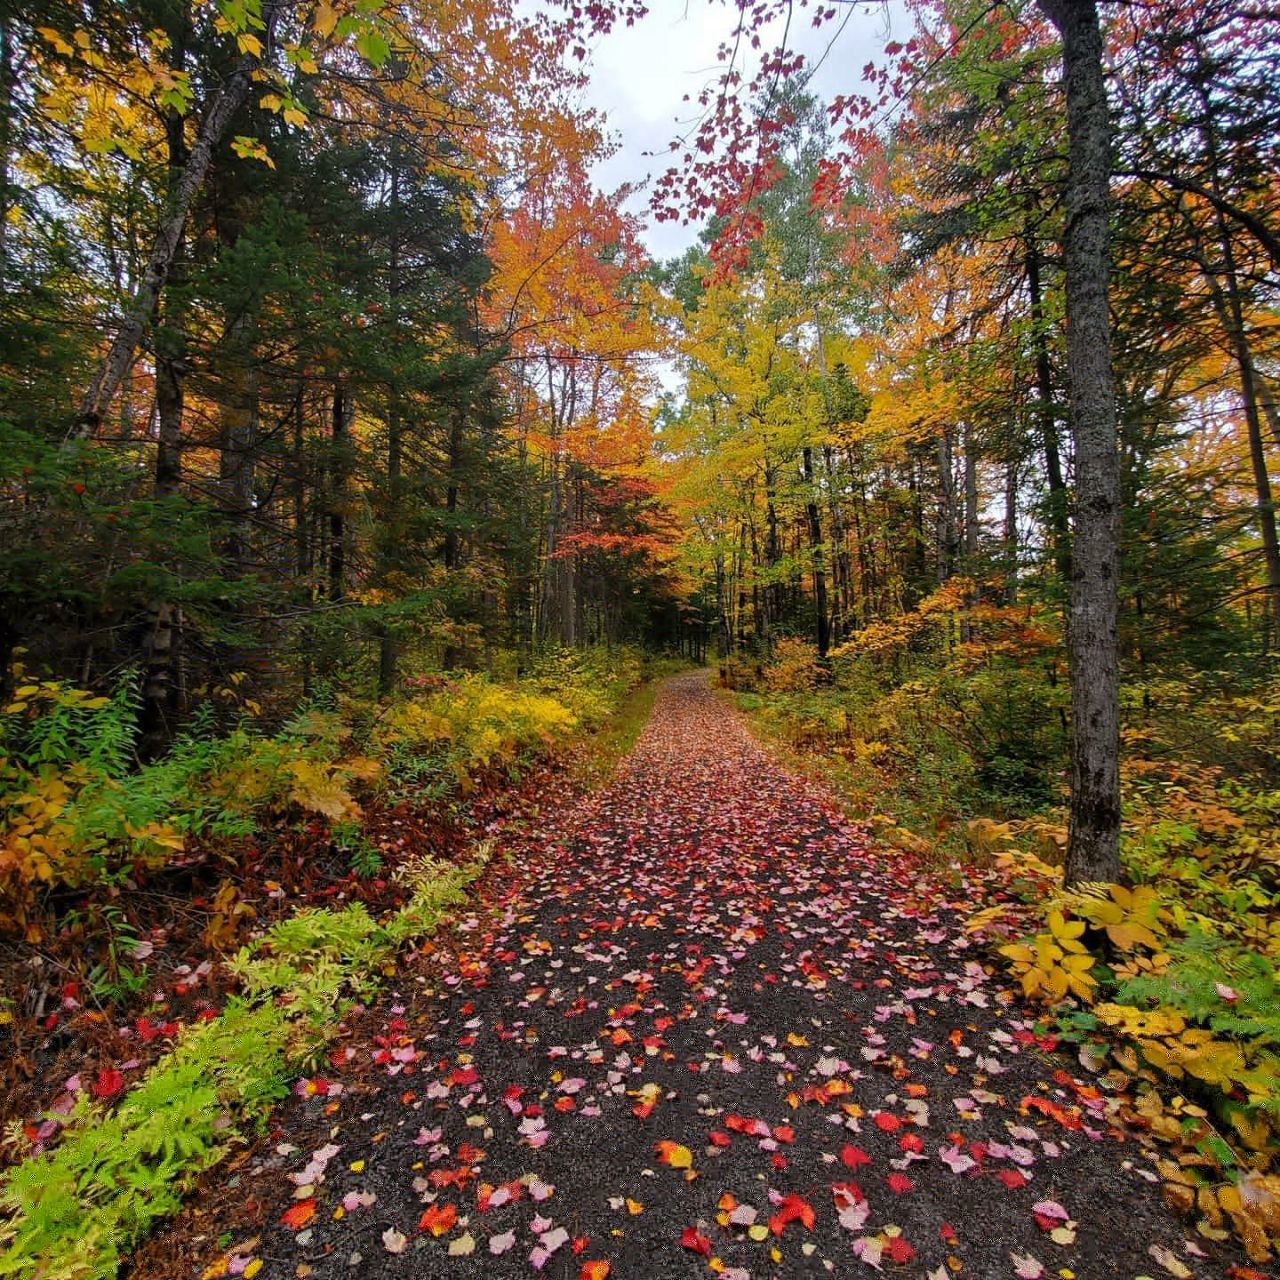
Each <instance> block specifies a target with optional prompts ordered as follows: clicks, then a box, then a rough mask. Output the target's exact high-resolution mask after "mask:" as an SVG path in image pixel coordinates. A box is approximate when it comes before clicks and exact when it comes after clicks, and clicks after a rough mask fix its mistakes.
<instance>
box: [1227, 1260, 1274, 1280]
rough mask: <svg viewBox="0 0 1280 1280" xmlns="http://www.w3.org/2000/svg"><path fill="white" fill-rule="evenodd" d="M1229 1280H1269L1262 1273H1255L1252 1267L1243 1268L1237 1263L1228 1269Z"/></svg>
mask: <svg viewBox="0 0 1280 1280" xmlns="http://www.w3.org/2000/svg"><path fill="white" fill-rule="evenodd" d="M1227 1280H1267V1277H1266V1276H1264V1275H1263V1274H1262V1272H1261V1271H1255V1270H1254V1269H1253V1268H1252V1267H1242V1266H1240V1265H1239V1264H1238V1263H1237V1264H1236V1265H1235V1266H1233V1267H1228V1268H1227Z"/></svg>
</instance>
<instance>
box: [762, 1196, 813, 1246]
mask: <svg viewBox="0 0 1280 1280" xmlns="http://www.w3.org/2000/svg"><path fill="white" fill-rule="evenodd" d="M797 1221H799V1222H801V1223H803V1224H804V1226H805V1228H806V1229H807V1230H809V1231H812V1230H813V1224H814V1221H815V1218H814V1213H813V1206H812V1205H811V1204H810V1203H809V1202H808V1201H807V1200H804V1199H802V1198H801V1197H800V1196H798V1195H796V1194H795V1193H794V1192H793V1193H792V1194H791V1195H789V1196H787V1197H786V1198H785V1199H784V1200H783V1201H782V1203H781V1204H780V1205H778V1212H777V1213H775V1214H774V1215H773V1216H772V1217H771V1218H770V1219H769V1230H770V1231H772V1232H773V1234H774V1235H775V1236H780V1235H781V1234H782V1229H783V1228H784V1227H785V1226H786V1225H787V1223H788V1222H797Z"/></svg>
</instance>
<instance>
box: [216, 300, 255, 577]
mask: <svg viewBox="0 0 1280 1280" xmlns="http://www.w3.org/2000/svg"><path fill="white" fill-rule="evenodd" d="M255 329H256V325H255V324H254V322H253V319H252V317H251V316H249V315H248V314H241V315H239V316H237V317H235V319H233V320H232V321H231V324H230V325H229V327H228V334H227V353H226V359H227V364H228V365H229V366H230V368H229V370H228V378H229V381H230V386H229V387H228V388H227V390H226V393H225V395H224V398H223V402H222V405H221V406H220V414H219V441H218V446H219V453H218V489H219V494H220V499H221V506H222V515H223V517H224V519H225V520H226V522H227V524H226V535H225V538H224V540H223V544H222V554H223V557H224V558H225V560H226V562H227V566H228V569H229V570H230V572H231V574H232V575H233V576H235V577H239V576H241V575H242V574H244V572H245V570H246V569H247V567H248V563H247V562H248V555H249V525H250V518H251V516H252V515H253V479H254V461H255V451H256V449H257V444H258V370H257V366H256V365H255V363H254V354H253V337H254V331H255Z"/></svg>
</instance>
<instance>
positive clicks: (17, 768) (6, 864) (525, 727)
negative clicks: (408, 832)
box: [0, 648, 642, 982]
mask: <svg viewBox="0 0 1280 1280" xmlns="http://www.w3.org/2000/svg"><path fill="white" fill-rule="evenodd" d="M641 671H642V661H641V658H640V655H639V654H638V652H637V651H635V650H632V649H625V648H624V649H617V648H615V649H613V650H608V651H606V650H585V651H578V652H558V651H551V652H548V653H546V654H543V655H541V656H540V657H539V659H538V661H537V663H536V665H535V667H534V669H533V670H532V671H531V672H528V673H526V674H525V675H524V677H523V678H521V679H512V680H509V681H499V680H495V679H492V678H490V677H488V676H485V675H480V674H474V673H473V674H467V675H462V676H458V677H455V678H448V679H446V678H443V677H437V676H432V677H425V678H423V679H422V680H421V681H420V682H418V683H419V686H420V687H419V688H417V689H413V688H412V686H411V692H410V696H408V697H405V698H402V699H400V700H398V701H395V702H393V703H391V704H389V705H386V706H379V705H378V704H376V703H374V702H372V701H370V700H361V699H356V698H351V697H348V696H338V695H336V694H332V693H320V694H317V695H316V696H315V697H313V698H312V699H311V700H310V701H309V702H308V703H306V704H304V705H303V706H302V707H300V708H299V709H298V710H297V711H296V712H295V713H294V714H293V715H292V716H290V718H289V719H288V720H287V721H286V722H285V723H284V725H283V726H282V727H281V728H280V730H279V731H278V732H276V733H266V732H263V731H261V730H259V729H257V728H255V727H253V725H252V723H251V721H250V720H249V719H247V718H246V719H244V720H242V721H241V722H240V723H239V724H237V725H236V726H235V727H233V728H232V729H230V730H229V731H227V732H225V733H221V734H220V733H218V732H216V730H215V727H214V722H213V718H212V716H211V715H208V714H207V715H205V716H204V717H198V718H196V719H195V720H194V721H193V723H192V724H191V725H190V726H189V727H188V729H187V730H186V731H185V732H184V733H183V734H181V735H180V736H179V737H178V738H177V739H176V740H175V741H174V743H173V745H172V747H171V748H170V749H169V751H168V752H166V753H165V754H164V755H163V756H161V757H160V758H159V759H157V760H154V761H151V762H149V763H146V764H139V763H138V761H137V759H136V757H135V754H134V746H135V741H136V733H137V729H136V726H137V681H136V678H135V677H134V676H132V675H126V676H125V677H124V678H122V679H121V680H120V681H119V682H118V683H117V685H116V688H115V690H114V692H113V694H112V696H111V697H109V698H108V697H95V696H93V695H92V694H90V693H88V692H87V691H84V690H80V689H74V688H71V687H69V686H65V685H63V684H60V683H58V682H56V681H36V682H28V683H19V684H18V685H17V686H16V689H15V693H14V696H13V700H12V701H11V702H10V703H9V704H8V706H7V707H6V708H5V709H4V711H3V713H0V903H4V905H6V906H7V907H8V913H7V914H8V916H9V918H10V919H11V920H12V921H13V922H14V923H15V924H16V925H18V926H19V927H21V928H22V929H24V930H26V931H27V932H28V934H29V935H30V936H32V937H33V938H34V937H35V936H37V935H38V934H39V932H40V931H41V929H42V925H41V923H40V922H41V918H42V912H43V909H44V904H45V902H46V901H47V899H48V896H49V894H50V892H51V891H53V890H55V889H58V888H83V887H86V886H90V885H95V884H101V883H123V882H124V881H125V880H127V879H129V878H130V877H136V876H138V875H141V874H145V873H147V872H150V871H155V870H157V869H159V868H161V867H162V866H163V865H164V864H165V862H166V861H167V860H168V859H169V858H170V857H172V856H173V855H174V854H176V853H181V852H182V851H183V850H184V849H185V847H186V843H187V841H188V839H190V838H192V837H201V838H208V839H230V838H236V837H240V836H248V835H251V834H253V833H254V832H255V831H259V830H261V829H262V828H263V827H264V826H265V825H267V824H268V823H270V822H272V821H276V820H279V819H280V818H282V817H283V818H285V819H286V820H288V819H290V818H291V817H293V816H296V815H298V814H308V815H319V816H321V817H324V818H327V819H328V820H329V821H330V823H331V838H332V839H333V841H334V843H335V845H336V846H337V847H339V848H341V849H343V850H344V851H345V852H346V853H347V855H348V857H349V858H350V859H351V865H352V870H353V871H354V872H355V873H356V874H357V875H361V876H367V875H371V874H373V873H374V872H376V871H378V870H379V869H380V868H381V865H382V857H381V854H380V853H379V851H378V850H377V849H376V848H375V847H374V846H373V845H372V844H371V843H370V842H369V841H368V839H367V838H366V837H365V835H364V831H363V827H362V826H361V823H360V819H361V808H360V803H359V800H358V798H357V796H358V795H359V794H361V793H362V791H363V790H367V789H371V788H372V787H374V786H375V785H384V786H386V787H388V788H389V789H390V790H391V791H393V792H395V793H399V794H405V793H412V794H413V795H414V796H415V798H416V799H417V800H418V802H420V803H421V802H424V801H425V802H430V801H433V800H441V799H444V798H446V797H449V796H451V795H453V794H455V793H457V792H461V791H466V790H467V789H468V788H469V787H470V786H471V785H472V784H473V782H474V779H475V777H476V776H477V775H478V774H479V773H481V772H483V771H484V770H489V769H507V770H509V771H514V772H518V771H519V770H521V769H523V768H525V767H526V766H527V765H528V764H529V763H530V762H531V761H532V760H534V759H535V758H537V757H539V756H541V755H543V754H545V753H546V752H548V751H549V750H552V749H554V748H555V747H556V746H557V744H560V743H563V742H564V741H566V739H567V738H568V737H569V735H570V734H572V733H574V732H576V731H578V730H579V729H582V728H589V727H593V726H596V725H599V724H601V723H602V722H603V721H604V720H605V719H606V718H607V716H608V715H609V714H610V713H612V712H613V711H614V710H615V708H616V707H617V705H618V704H619V702H620V701H621V700H622V698H623V697H624V696H625V694H626V693H627V691H628V690H629V689H630V688H631V687H633V686H634V685H635V683H636V682H637V681H638V680H639V678H640V675H641ZM17 674H18V678H19V681H20V682H21V681H25V680H26V676H25V673H24V672H23V670H22V668H21V667H20V666H19V667H18V669H17ZM117 977H118V975H115V974H112V975H111V977H110V981H112V982H115V981H116V980H117ZM126 981H127V980H126Z"/></svg>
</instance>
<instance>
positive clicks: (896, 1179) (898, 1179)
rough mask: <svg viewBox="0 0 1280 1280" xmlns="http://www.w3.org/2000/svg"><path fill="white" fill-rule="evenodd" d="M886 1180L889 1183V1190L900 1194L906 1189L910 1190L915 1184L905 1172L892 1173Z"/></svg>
mask: <svg viewBox="0 0 1280 1280" xmlns="http://www.w3.org/2000/svg"><path fill="white" fill-rule="evenodd" d="M885 1181H886V1182H887V1183H888V1184H889V1190H890V1191H892V1192H893V1193H894V1194H895V1195H899V1196H900V1195H902V1194H903V1192H905V1191H910V1190H911V1189H912V1188H913V1187H914V1186H915V1183H914V1182H912V1181H911V1179H910V1178H908V1177H907V1175H906V1174H905V1173H891V1174H890V1175H889V1176H888V1177H887V1178H886V1179H885Z"/></svg>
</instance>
